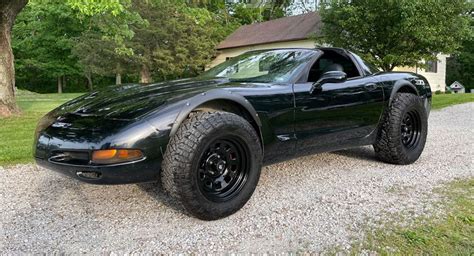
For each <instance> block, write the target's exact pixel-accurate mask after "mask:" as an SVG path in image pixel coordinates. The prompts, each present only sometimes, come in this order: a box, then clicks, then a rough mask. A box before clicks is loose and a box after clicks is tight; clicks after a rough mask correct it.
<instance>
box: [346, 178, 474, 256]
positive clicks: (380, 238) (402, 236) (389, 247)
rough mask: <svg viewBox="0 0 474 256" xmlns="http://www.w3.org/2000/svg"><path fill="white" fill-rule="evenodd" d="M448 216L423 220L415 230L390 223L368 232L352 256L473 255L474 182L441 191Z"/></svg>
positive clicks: (466, 181)
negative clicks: (373, 254) (368, 254)
mask: <svg viewBox="0 0 474 256" xmlns="http://www.w3.org/2000/svg"><path fill="white" fill-rule="evenodd" d="M441 194H444V195H445V200H446V201H445V202H444V203H443V206H442V207H443V208H444V209H446V210H447V214H446V216H444V217H441V218H440V219H435V220H433V219H428V218H426V217H422V218H419V219H417V222H416V223H415V224H414V225H412V226H411V227H400V226H397V225H396V224H387V225H385V226H384V227H383V228H381V229H378V230H375V231H374V230H372V231H370V232H369V233H368V235H367V237H366V239H365V240H364V241H363V242H362V243H360V244H357V245H355V246H354V247H353V248H352V251H351V254H354V255H356V254H360V252H363V251H365V252H367V251H371V252H376V253H377V254H380V255H473V254H474V200H473V195H474V179H471V180H462V181H456V182H453V183H451V184H449V185H448V186H447V188H445V189H443V191H441Z"/></svg>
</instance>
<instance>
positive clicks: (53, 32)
mask: <svg viewBox="0 0 474 256" xmlns="http://www.w3.org/2000/svg"><path fill="white" fill-rule="evenodd" d="M44 3H45V1H41V0H31V1H30V3H29V4H28V5H27V6H26V8H25V9H24V10H23V11H22V13H21V14H20V15H19V16H18V18H17V21H16V24H15V27H14V33H13V44H12V47H13V51H14V53H15V56H16V61H15V64H16V69H17V74H18V75H19V77H21V78H22V80H29V79H31V80H40V81H41V82H42V83H45V84H47V85H49V86H51V85H52V84H55V83H56V84H57V91H58V93H62V92H63V88H64V87H65V86H66V81H67V77H71V76H77V75H79V74H81V70H80V67H79V65H78V60H77V58H76V57H75V56H74V55H73V54H72V47H73V45H74V44H75V43H74V38H76V37H77V36H79V35H80V34H81V33H82V31H83V30H85V24H84V23H83V22H81V20H80V19H77V18H76V16H77V11H74V10H72V9H71V8H70V7H69V6H68V5H66V4H64V2H63V1H62V0H48V3H47V4H44ZM19 77H17V78H19Z"/></svg>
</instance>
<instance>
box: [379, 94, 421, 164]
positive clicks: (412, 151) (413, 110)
mask: <svg viewBox="0 0 474 256" xmlns="http://www.w3.org/2000/svg"><path fill="white" fill-rule="evenodd" d="M427 134H428V114H427V112H426V110H425V108H424V106H423V102H422V99H421V98H420V97H418V96H417V95H415V94H411V93H397V94H396V95H395V97H394V98H393V100H392V104H390V106H389V108H388V109H387V110H386V111H385V113H384V117H383V120H382V123H381V125H380V128H379V131H378V135H377V140H376V142H375V144H374V149H375V153H376V155H377V157H378V158H379V159H380V160H382V161H384V162H387V163H392V164H411V163H413V162H415V161H416V160H418V158H419V157H420V155H421V153H422V152H423V149H424V148H425V143H426V136H427Z"/></svg>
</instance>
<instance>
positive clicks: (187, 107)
mask: <svg viewBox="0 0 474 256" xmlns="http://www.w3.org/2000/svg"><path fill="white" fill-rule="evenodd" d="M213 100H227V101H233V102H235V103H236V104H239V105H240V106H242V107H243V108H245V109H246V110H247V111H248V113H250V115H251V116H252V118H253V120H254V121H255V123H256V124H257V126H258V129H259V131H258V132H259V134H260V136H261V134H262V133H261V129H262V122H261V120H260V117H259V116H258V113H257V112H256V111H255V109H254V107H253V106H252V104H250V102H249V101H248V100H247V99H245V98H244V97H243V96H242V95H240V94H238V93H235V92H232V91H228V90H223V89H213V90H209V91H207V92H202V93H199V94H196V95H194V96H192V97H190V98H188V99H184V100H180V101H178V102H174V103H172V104H170V105H166V106H164V107H163V108H160V110H159V111H157V112H155V113H153V114H151V115H149V116H147V117H146V119H147V121H148V122H149V123H150V124H151V125H152V126H153V127H155V129H156V130H158V132H159V134H160V137H161V138H162V139H164V140H167V141H169V139H170V138H171V137H172V136H174V135H175V134H176V132H177V131H178V128H179V127H180V125H181V124H182V123H183V122H184V120H186V119H187V118H188V116H189V114H190V113H191V112H192V111H193V110H194V109H196V108H197V107H199V106H200V105H202V104H204V103H206V102H209V101H213ZM162 151H164V149H162Z"/></svg>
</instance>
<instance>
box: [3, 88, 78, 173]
mask: <svg viewBox="0 0 474 256" xmlns="http://www.w3.org/2000/svg"><path fill="white" fill-rule="evenodd" d="M80 95H81V93H70V94H69V93H67V94H66V93H65V94H36V93H29V92H23V91H20V93H19V95H18V97H17V102H18V105H19V106H20V108H21V109H22V111H23V113H22V114H21V115H20V116H14V117H10V118H4V119H0V165H9V164H16V163H27V162H31V161H32V160H33V157H32V145H33V136H34V131H35V128H36V124H37V123H38V120H39V119H40V118H41V117H42V116H43V115H44V114H46V113H47V112H49V111H50V110H52V109H54V108H56V107H57V106H59V105H61V104H63V103H64V102H66V101H68V100H71V99H73V98H76V97H78V96H80Z"/></svg>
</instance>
